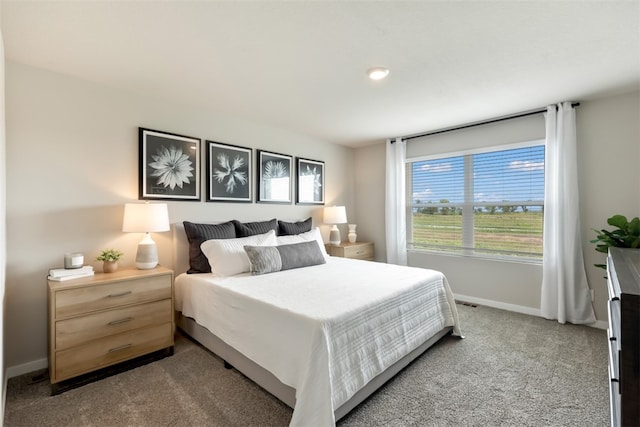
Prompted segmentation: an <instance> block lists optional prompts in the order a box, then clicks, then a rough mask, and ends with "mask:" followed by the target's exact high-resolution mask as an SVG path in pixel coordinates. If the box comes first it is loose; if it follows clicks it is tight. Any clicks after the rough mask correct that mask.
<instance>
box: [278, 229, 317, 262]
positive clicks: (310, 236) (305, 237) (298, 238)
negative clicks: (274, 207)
mask: <svg viewBox="0 0 640 427" xmlns="http://www.w3.org/2000/svg"><path fill="white" fill-rule="evenodd" d="M276 239H277V241H278V246H279V245H291V244H293V243H302V242H310V241H313V240H316V241H317V242H318V246H320V252H322V256H324V259H325V261H327V260H329V254H328V253H327V248H325V247H324V240H322V234H321V233H320V228H318V227H316V228H313V229H311V230H310V231H306V232H304V233H300V234H295V235H291V236H278V237H277V238H276Z"/></svg>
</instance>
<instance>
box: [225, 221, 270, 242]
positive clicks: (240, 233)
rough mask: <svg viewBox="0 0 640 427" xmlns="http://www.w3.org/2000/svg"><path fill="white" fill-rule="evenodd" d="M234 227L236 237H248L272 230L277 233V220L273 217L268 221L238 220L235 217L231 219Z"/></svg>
mask: <svg viewBox="0 0 640 427" xmlns="http://www.w3.org/2000/svg"><path fill="white" fill-rule="evenodd" d="M231 222H233V225H234V227H235V228H236V237H249V236H255V235H256V234H264V233H268V232H269V231H271V230H273V231H275V232H276V234H277V233H278V221H277V220H276V219H275V218H274V219H271V220H269V221H256V222H240V221H238V220H237V219H234V220H232V221H231Z"/></svg>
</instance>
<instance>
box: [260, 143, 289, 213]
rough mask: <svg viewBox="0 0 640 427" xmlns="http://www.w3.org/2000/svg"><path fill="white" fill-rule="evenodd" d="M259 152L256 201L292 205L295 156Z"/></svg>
mask: <svg viewBox="0 0 640 427" xmlns="http://www.w3.org/2000/svg"><path fill="white" fill-rule="evenodd" d="M257 152H258V155H257V162H256V164H257V175H258V177H257V186H256V201H257V202H259V203H281V204H290V203H291V202H292V197H291V193H292V191H291V187H292V182H291V181H292V179H293V174H292V172H291V169H292V166H293V156H289V155H287V154H280V153H273V152H271V151H264V150H257Z"/></svg>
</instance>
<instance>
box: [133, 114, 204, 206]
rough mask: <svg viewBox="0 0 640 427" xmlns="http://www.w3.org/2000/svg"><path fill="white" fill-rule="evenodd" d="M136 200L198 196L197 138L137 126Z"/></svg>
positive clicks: (191, 199) (189, 198)
mask: <svg viewBox="0 0 640 427" xmlns="http://www.w3.org/2000/svg"><path fill="white" fill-rule="evenodd" d="M138 141H139V167H138V171H139V176H138V198H139V199H140V200H188V201H199V200H200V142H201V141H200V139H199V138H194V137H191V136H185V135H178V134H175V133H169V132H163V131H158V130H153V129H146V128H142V127H141V128H138Z"/></svg>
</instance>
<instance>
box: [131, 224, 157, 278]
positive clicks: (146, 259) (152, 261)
mask: <svg viewBox="0 0 640 427" xmlns="http://www.w3.org/2000/svg"><path fill="white" fill-rule="evenodd" d="M157 265H158V247H157V246H156V242H154V241H153V240H152V239H151V236H149V233H147V234H145V237H144V239H142V240H141V241H140V243H138V252H137V253H136V267H137V268H138V269H139V270H149V269H152V268H156V266H157Z"/></svg>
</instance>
